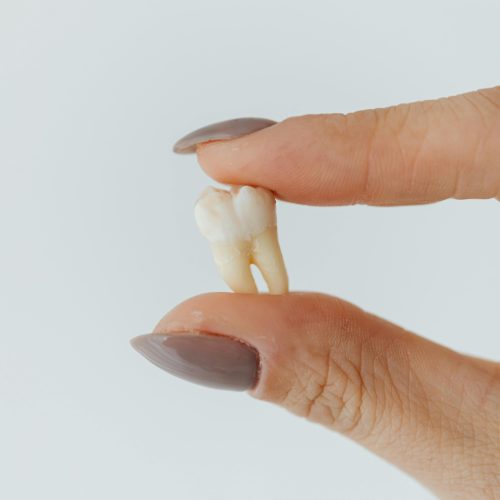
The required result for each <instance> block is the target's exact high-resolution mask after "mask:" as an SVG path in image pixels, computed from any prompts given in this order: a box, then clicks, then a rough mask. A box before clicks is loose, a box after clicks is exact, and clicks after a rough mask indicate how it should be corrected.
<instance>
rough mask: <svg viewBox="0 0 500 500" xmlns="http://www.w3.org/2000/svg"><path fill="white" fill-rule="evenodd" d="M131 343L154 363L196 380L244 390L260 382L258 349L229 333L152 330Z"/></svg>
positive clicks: (217, 386) (180, 375) (229, 388)
mask: <svg viewBox="0 0 500 500" xmlns="http://www.w3.org/2000/svg"><path fill="white" fill-rule="evenodd" d="M131 344H132V347H133V348H134V349H135V350H136V351H138V352H139V353H140V354H142V355H143V356H144V357H145V358H146V359H148V360H149V361H151V363H153V364H155V365H156V366H158V367H160V368H162V369H163V370H165V371H167V372H168V373H171V374H172V375H175V376H177V377H180V378H183V379H185V380H189V381H190V382H194V383H196V384H200V385H206V386H208V387H214V388H217V389H227V390H233V391H245V390H248V389H251V388H253V387H254V386H255V384H256V383H257V376H258V370H259V356H258V353H257V351H256V350H255V349H254V348H252V347H250V346H248V345H247V344H244V343H243V342H239V341H237V340H233V339H231V338H228V337H223V336H220V335H207V334H191V333H190V334H182V333H181V334H176V335H162V334H157V333H152V334H149V335H141V336H139V337H135V338H134V339H132V340H131Z"/></svg>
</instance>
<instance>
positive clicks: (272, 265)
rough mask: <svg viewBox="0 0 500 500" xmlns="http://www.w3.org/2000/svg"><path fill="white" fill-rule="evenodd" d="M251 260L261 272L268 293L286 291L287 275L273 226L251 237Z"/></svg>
mask: <svg viewBox="0 0 500 500" xmlns="http://www.w3.org/2000/svg"><path fill="white" fill-rule="evenodd" d="M251 261H252V262H253V263H254V264H255V265H256V266H257V267H258V268H259V270H260V272H261V273H262V276H263V278H264V280H265V282H266V284H267V287H268V289H269V293H271V294H274V295H280V294H283V293H288V275H287V272H286V268H285V262H284V260H283V255H282V253H281V249H280V245H279V242H278V232H277V229H276V227H275V226H274V227H269V228H268V229H266V230H265V231H264V232H263V233H260V234H259V235H257V236H256V237H255V238H254V239H253V242H252V255H251Z"/></svg>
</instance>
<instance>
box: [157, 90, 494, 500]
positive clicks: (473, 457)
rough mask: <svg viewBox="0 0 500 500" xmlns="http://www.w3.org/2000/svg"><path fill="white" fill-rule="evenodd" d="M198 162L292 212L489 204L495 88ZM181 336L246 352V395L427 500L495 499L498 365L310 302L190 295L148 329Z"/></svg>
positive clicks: (269, 137)
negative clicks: (250, 356) (203, 335)
mask: <svg viewBox="0 0 500 500" xmlns="http://www.w3.org/2000/svg"><path fill="white" fill-rule="evenodd" d="M197 154H198V159H199V161H200V163H201V165H202V167H203V169H204V170H205V171H206V172H207V173H208V174H209V175H210V176H212V177H213V178H214V179H216V180H218V181H220V182H223V183H229V184H250V185H259V186H264V187H266V188H268V189H270V190H272V191H274V192H275V193H276V194H277V196H278V197H280V198H282V199H284V200H288V201H290V202H296V203H303V204H310V205H345V204H354V203H364V204H370V205H402V204H420V203H430V202H435V201H439V200H444V199H447V198H457V199H464V198H497V199H500V87H495V88H492V89H487V90H481V91H477V92H472V93H469V94H464V95H461V96H456V97H451V98H445V99H440V100H435V101H427V102H421V103H414V104H403V105H399V106H395V107H391V108H387V109H377V110H369V111H361V112H357V113H352V114H348V115H338V114H333V115H310V116H301V117H294V118H290V119H287V120H284V121H283V122H280V123H278V124H276V125H273V126H271V127H269V128H266V129H263V130H260V131H258V132H255V133H253V134H250V135H247V136H244V137H240V138H238V139H233V140H228V141H217V142H210V143H207V144H202V145H199V146H198V148H197ZM190 331H191V332H192V331H195V332H211V333H215V334H219V335H227V336H229V337H233V338H237V339H239V340H241V341H243V342H245V343H248V344H250V345H252V346H254V347H255V348H256V349H257V350H258V352H259V355H260V377H259V382H258V384H257V386H256V387H255V388H254V389H253V390H251V391H250V394H251V395H252V396H253V397H256V398H258V399H262V400H266V401H270V402H272V403H275V404H278V405H281V406H283V407H284V408H286V409H288V410H290V411H291V412H293V413H295V414H297V415H299V416H302V417H305V418H307V419H309V420H311V421H312V422H317V423H320V424H322V425H324V426H326V427H327V428H329V429H332V430H334V431H337V432H341V433H343V434H345V435H346V436H348V437H350V438H351V439H353V440H355V441H357V442H359V443H361V444H362V445H364V446H366V447H367V448H369V449H370V450H372V451H373V452H374V453H376V454H378V455H380V456H381V457H384V458H385V459H387V460H389V461H390V462H392V463H393V464H395V465H397V466H398V467H400V468H401V469H403V470H405V471H407V472H408V473H409V474H411V475H412V476H413V477H415V478H416V479H417V480H419V481H421V482H422V483H423V484H425V485H427V486H428V487H429V488H431V489H432V490H433V491H435V492H436V493H437V494H439V495H440V496H443V497H449V498H474V499H478V498H495V497H500V364H498V363H495V362H492V361H486V360H481V359H477V358H473V357H468V356H465V355H462V354H459V353H457V352H454V351H452V350H450V349H447V348H444V347H442V346H439V345H437V344H434V343H432V342H430V341H428V340H425V339H424V338H421V337H418V336H416V335H414V334H412V333H410V332H408V331H405V330H404V329H402V328H400V327H398V326H395V325H393V324H390V323H388V322H386V321H384V320H382V319H380V318H378V317H376V316H373V315H371V314H368V313H366V312H364V311H362V310H361V309H359V308H357V307H355V306H354V305H351V304H349V303H346V302H344V301H342V300H339V299H337V298H334V297H330V296H326V295H321V294H313V293H310V294H309V293H308V294H304V293H292V294H288V295H282V296H270V295H251V294H250V295H247V294H220V293H217V294H208V295H202V296H199V297H194V298H192V299H189V300H187V301H186V302H184V303H182V304H181V305H179V306H178V307H176V308H175V309H174V310H172V311H171V312H170V313H168V314H167V315H166V316H165V317H164V318H163V319H162V320H161V321H160V323H159V324H158V326H157V327H156V329H155V332H156V333H173V334H176V335H183V334H184V333H183V332H190Z"/></svg>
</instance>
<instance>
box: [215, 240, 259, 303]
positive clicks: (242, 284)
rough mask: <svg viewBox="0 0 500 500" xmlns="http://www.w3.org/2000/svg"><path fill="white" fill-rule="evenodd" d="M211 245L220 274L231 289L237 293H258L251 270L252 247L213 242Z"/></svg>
mask: <svg viewBox="0 0 500 500" xmlns="http://www.w3.org/2000/svg"><path fill="white" fill-rule="evenodd" d="M211 247H212V254H213V257H214V261H215V264H216V266H217V269H218V270H219V274H220V275H221V276H222V279H223V280H224V281H225V282H226V284H227V286H228V287H229V288H231V290H233V291H234V292H237V293H258V290H257V285H256V284H255V280H254V278H253V276H252V272H251V270H250V249H249V247H248V245H247V244H245V245H222V244H219V243H213V244H212V245H211Z"/></svg>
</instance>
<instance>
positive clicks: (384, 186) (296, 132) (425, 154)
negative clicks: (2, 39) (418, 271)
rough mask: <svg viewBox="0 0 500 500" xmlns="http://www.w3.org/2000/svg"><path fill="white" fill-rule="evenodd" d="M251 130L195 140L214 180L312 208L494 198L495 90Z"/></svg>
mask: <svg viewBox="0 0 500 500" xmlns="http://www.w3.org/2000/svg"><path fill="white" fill-rule="evenodd" d="M233 122H234V121H233ZM236 122H238V123H239V127H240V131H241V130H242V129H243V130H244V129H245V127H242V124H241V121H237V120H236ZM225 123H230V122H225ZM270 125H271V126H270ZM252 126H253V127H254V130H250V132H251V133H247V134H246V135H242V136H240V137H237V138H233V139H231V137H233V136H234V135H233V136H232V135H231V131H230V130H224V123H222V124H218V135H215V136H214V137H213V138H211V137H210V134H208V135H207V134H205V135H203V134H202V135H203V140H200V142H198V143H197V144H196V143H195V140H196V139H192V141H191V142H192V144H191V147H193V145H194V146H196V152H197V155H198V159H199V162H200V164H201V166H202V167H203V169H204V170H205V171H206V172H207V173H208V174H209V175H210V176H211V177H213V178H214V179H216V180H217V181H219V182H222V183H227V184H249V185H259V186H263V187H266V188H268V189H270V190H272V191H274V192H275V193H276V195H277V196H278V197H279V198H281V199H284V200H287V201H291V202H296V203H303V204H309V205H347V204H355V203H363V204H368V205H407V204H420V203H430V202H435V201H440V200H444V199H447V198H456V199H465V198H498V199H500V87H494V88H491V89H486V90H479V91H476V92H471V93H468V94H463V95H459V96H454V97H450V98H443V99H438V100H434V101H423V102H416V103H412V104H402V105H398V106H393V107H390V108H384V109H373V110H366V111H358V112H355V113H350V114H346V115H343V114H322V115H305V116H299V117H292V118H288V119H286V120H284V121H282V122H280V123H277V124H274V125H273V124H272V122H269V121H267V123H266V121H264V122H263V123H262V126H263V127H265V128H262V127H261V129H260V130H259V128H258V127H257V128H256V129H255V126H256V123H255V122H253V123H252V124H250V128H252ZM221 130H222V132H221ZM255 130H256V131H255ZM224 134H225V135H224Z"/></svg>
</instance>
